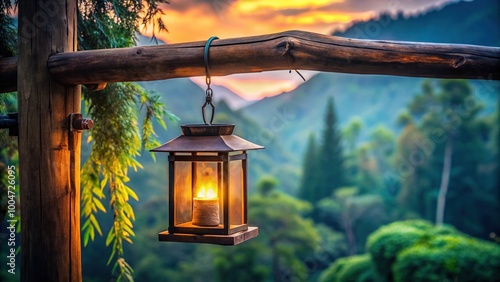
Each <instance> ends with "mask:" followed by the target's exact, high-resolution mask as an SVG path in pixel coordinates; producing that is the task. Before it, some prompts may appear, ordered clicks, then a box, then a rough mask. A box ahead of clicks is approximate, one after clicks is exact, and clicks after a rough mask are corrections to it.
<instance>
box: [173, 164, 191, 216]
mask: <svg viewBox="0 0 500 282" xmlns="http://www.w3.org/2000/svg"><path fill="white" fill-rule="evenodd" d="M191 172H192V163H191V162H176V164H175V176H174V187H175V189H174V188H173V187H171V189H174V200H175V202H174V203H175V210H174V211H175V217H174V219H175V221H174V224H175V225H178V224H183V223H186V222H190V221H191V218H192V216H193V214H192V209H191V207H192V201H193V194H192V189H191V187H192V177H191Z"/></svg>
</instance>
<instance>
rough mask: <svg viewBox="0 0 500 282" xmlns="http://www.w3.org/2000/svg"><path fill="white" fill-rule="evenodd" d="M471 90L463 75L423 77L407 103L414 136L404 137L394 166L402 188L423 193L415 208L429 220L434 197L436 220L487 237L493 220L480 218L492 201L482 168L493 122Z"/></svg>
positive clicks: (490, 207) (491, 204)
mask: <svg viewBox="0 0 500 282" xmlns="http://www.w3.org/2000/svg"><path fill="white" fill-rule="evenodd" d="M473 94H474V92H473V89H472V87H471V85H470V84H469V83H468V82H467V81H464V80H440V81H437V82H433V81H426V82H425V83H424V84H423V85H422V91H421V93H420V94H419V95H417V96H415V98H414V99H413V101H412V102H411V103H410V104H409V111H410V113H411V114H412V116H413V117H414V119H415V123H416V126H415V127H413V132H412V135H413V136H414V137H409V135H408V136H407V137H409V138H407V141H408V142H409V143H407V144H406V145H404V146H405V147H406V148H407V150H406V151H404V152H402V151H400V153H402V154H399V155H398V157H397V159H396V167H397V168H399V169H398V174H399V176H400V178H401V180H402V182H403V184H402V190H401V193H406V195H409V193H413V192H411V191H412V190H413V191H421V192H422V193H424V194H422V195H420V196H419V198H420V199H421V200H417V201H424V202H425V203H424V206H422V203H420V207H419V210H418V211H417V212H418V213H420V214H421V215H423V216H425V218H427V219H431V217H430V214H429V212H432V210H433V208H429V204H431V203H432V202H434V201H436V202H437V204H435V206H436V208H435V211H434V213H435V215H434V219H435V221H436V223H437V224H442V223H443V222H447V223H451V224H453V225H455V226H457V227H458V228H459V229H461V230H464V231H466V232H468V233H470V234H474V235H476V236H482V237H486V236H487V234H488V233H489V232H491V229H490V225H492V224H493V222H489V223H487V222H484V219H483V216H485V215H487V214H488V213H491V212H492V211H493V204H494V203H493V202H492V201H491V189H490V188H489V185H488V183H487V182H486V181H485V177H484V173H483V172H482V171H481V169H480V167H481V165H482V164H484V163H486V162H487V159H488V157H487V156H488V153H487V139H488V137H487V136H489V135H490V133H489V132H491V126H488V125H487V124H486V123H485V122H484V119H483V118H481V117H480V116H479V113H480V110H481V109H482V105H481V104H480V103H479V102H478V101H477V99H476V97H475V96H474V95H473ZM410 126H411V125H408V126H407V129H405V130H408V129H412V127H410ZM407 133H409V131H407ZM403 134H404V133H403ZM403 137H404V135H402V136H401V138H403ZM400 141H401V139H400ZM400 144H401V142H400ZM436 194H437V195H438V196H437V198H436V196H435V195H436ZM488 194H490V196H488ZM403 198H406V199H409V197H408V196H404V197H400V200H402V199H403ZM465 199H466V200H465ZM477 206H481V207H483V208H482V209H477Z"/></svg>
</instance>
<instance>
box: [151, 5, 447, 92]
mask: <svg viewBox="0 0 500 282" xmlns="http://www.w3.org/2000/svg"><path fill="white" fill-rule="evenodd" d="M452 1H456V0H313V1H305V0H275V1H269V0H171V1H170V4H169V5H167V4H165V5H163V6H162V10H163V11H164V13H165V15H164V21H165V23H166V24H167V28H168V30H169V32H168V33H161V34H159V35H158V38H160V39H161V40H163V41H165V42H167V43H180V42H188V41H200V40H207V39H208V38H209V37H210V36H213V35H216V36H218V37H220V38H232V37H244V36H251V35H260V34H267V33H275V32H280V31H285V30H293V29H300V30H304V31H311V32H317V33H323V34H329V33H331V32H332V31H333V30H335V29H338V28H343V27H345V26H346V25H348V24H349V23H350V22H351V21H353V20H366V19H368V18H370V17H373V16H375V15H376V14H378V13H379V12H382V11H391V12H396V11H403V12H404V13H406V14H412V13H416V12H418V11H422V10H425V9H428V8H430V7H433V6H439V5H442V4H443V3H446V2H452ZM144 33H145V35H150V34H151V33H150V30H149V31H145V32H144ZM301 73H302V74H303V75H304V76H305V77H306V79H307V78H309V77H311V76H312V75H313V74H314V73H313V72H305V71H304V72H301ZM193 81H195V82H196V83H198V84H200V85H203V83H204V81H205V80H204V78H201V77H200V78H193ZM212 82H213V83H214V84H219V85H224V86H226V87H228V88H229V89H231V90H232V91H234V92H235V93H237V94H239V95H240V96H242V97H245V98H247V99H259V98H262V97H265V96H271V95H276V94H279V93H281V92H283V91H289V90H292V89H293V88H295V87H296V86H297V85H298V84H300V83H301V82H302V79H301V78H300V77H299V76H298V75H297V74H295V73H294V72H292V73H291V74H289V73H288V71H275V72H265V73H258V74H239V75H231V76H225V77H214V78H213V79H212ZM214 95H216V93H215V94H214Z"/></svg>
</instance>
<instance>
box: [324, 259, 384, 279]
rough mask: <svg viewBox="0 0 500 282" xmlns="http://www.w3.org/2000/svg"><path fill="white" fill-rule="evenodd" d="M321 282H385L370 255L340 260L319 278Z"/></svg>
mask: <svg viewBox="0 0 500 282" xmlns="http://www.w3.org/2000/svg"><path fill="white" fill-rule="evenodd" d="M318 281H319V282H344V281H351V282H383V281H384V280H383V279H382V278H380V277H379V276H378V274H377V271H376V270H375V266H374V264H373V261H372V259H371V257H370V255H369V254H364V255H357V256H350V257H346V258H341V259H338V260H337V261H336V262H335V263H334V264H333V265H332V266H331V267H329V268H328V269H327V270H325V271H324V272H323V273H322V274H321V276H320V277H319V280H318Z"/></svg>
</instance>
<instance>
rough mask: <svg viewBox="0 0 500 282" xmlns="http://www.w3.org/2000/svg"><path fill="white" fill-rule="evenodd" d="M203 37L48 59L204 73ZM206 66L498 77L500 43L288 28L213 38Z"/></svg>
mask: <svg viewBox="0 0 500 282" xmlns="http://www.w3.org/2000/svg"><path fill="white" fill-rule="evenodd" d="M204 44H205V42H204V41H203V42H192V43H182V44H170V45H160V46H148V47H135V48H120V49H104V50H93V51H79V52H66V53H57V54H54V55H52V56H51V57H50V58H49V60H48V64H47V65H48V68H49V70H50V72H51V74H52V75H53V77H54V78H55V79H57V80H58V81H60V82H61V83H64V84H88V85H99V84H104V83H108V82H119V81H148V80H160V79H168V78H176V77H190V76H202V75H205V70H204V66H203V47H204ZM0 65H3V64H2V61H1V60H0ZM210 69H211V71H212V74H213V75H229V74H235V73H250V72H261V71H272V70H288V69H299V70H317V71H327V72H341V73H357V74H383V75H397V76H415V77H434V78H468V79H489V80H500V48H497V47H485V46H474V45H457V44H434V43H415V42H397V41H372V40H359V39H348V38H341V37H334V36H327V35H321V34H315V33H310V32H303V31H287V32H282V33H277V34H271V35H262V36H253V37H243V38H234V39H223V40H215V41H214V42H213V43H212V47H211V49H210ZM9 71H10V72H11V71H12V68H10V69H9ZM9 71H6V72H9ZM5 75H6V74H5V73H4V72H0V77H1V78H2V79H1V81H5V82H6V83H8V84H9V86H10V87H12V86H13V85H12V83H13V81H8V80H4V77H5ZM4 92H5V91H4Z"/></svg>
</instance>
